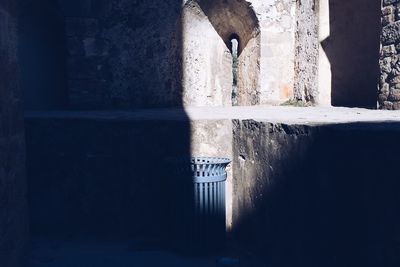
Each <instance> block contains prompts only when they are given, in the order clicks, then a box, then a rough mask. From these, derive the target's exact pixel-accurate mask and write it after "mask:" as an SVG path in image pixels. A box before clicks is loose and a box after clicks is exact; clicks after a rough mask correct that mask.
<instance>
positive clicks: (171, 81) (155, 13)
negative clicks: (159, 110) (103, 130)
mask: <svg viewBox="0 0 400 267" xmlns="http://www.w3.org/2000/svg"><path fill="white" fill-rule="evenodd" d="M60 2H61V8H62V10H63V13H64V14H65V25H66V34H67V38H68V52H69V55H68V80H69V103H70V106H71V107H72V108H76V109H133V108H138V107H149V106H181V103H182V97H181V95H182V89H181V87H182V86H181V76H182V74H181V65H182V51H181V46H182V44H181V42H182V38H181V30H182V29H181V21H180V19H181V1H176V0H168V1H160V0H151V1H125V0H113V1H106V0H100V1H98V0H96V1H90V0H88V1H69V0H68V1H60Z"/></svg>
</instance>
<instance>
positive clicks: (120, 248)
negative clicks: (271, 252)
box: [29, 239, 263, 267]
mask: <svg viewBox="0 0 400 267" xmlns="http://www.w3.org/2000/svg"><path fill="white" fill-rule="evenodd" d="M133 266H134V267H142V266H143V267H153V266H154V267H158V266H160V267H214V266H215V267H218V266H246V267H258V266H263V265H261V264H260V263H259V262H258V260H256V259H255V258H254V257H253V256H251V255H250V254H246V253H243V251H237V250H236V252H234V250H232V249H229V251H228V252H223V253H221V255H209V256H187V255H180V254H178V253H174V252H171V251H167V250H165V249H162V248H161V247H154V246H149V245H148V244H144V243H143V242H138V241H123V242H121V241H93V240H69V241H65V240H49V239H35V240H33V241H32V246H31V256H30V260H29V267H133Z"/></svg>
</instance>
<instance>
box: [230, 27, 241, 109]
mask: <svg viewBox="0 0 400 267" xmlns="http://www.w3.org/2000/svg"><path fill="white" fill-rule="evenodd" d="M239 44H240V39H239V36H238V35H237V34H235V33H234V34H232V35H231V37H230V47H229V50H230V51H231V53H232V77H233V81H232V106H237V104H238V100H237V85H238V69H239Z"/></svg>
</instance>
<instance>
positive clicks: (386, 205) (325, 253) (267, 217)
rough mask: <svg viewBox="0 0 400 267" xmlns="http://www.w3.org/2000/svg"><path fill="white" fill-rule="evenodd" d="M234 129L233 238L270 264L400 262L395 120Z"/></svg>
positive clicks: (240, 124)
mask: <svg viewBox="0 0 400 267" xmlns="http://www.w3.org/2000/svg"><path fill="white" fill-rule="evenodd" d="M233 129H234V134H233V137H234V142H233V144H234V145H233V146H234V148H233V151H234V162H233V177H234V181H233V186H234V187H233V194H234V200H233V232H234V234H235V235H236V237H239V238H240V239H241V240H242V241H243V242H244V243H246V244H247V245H248V246H249V247H251V248H253V249H255V250H257V251H259V252H260V253H261V254H262V255H264V256H265V259H266V261H267V265H271V266H322V265H324V266H342V265H355V264H362V265H368V264H370V265H374V266H381V265H387V266H397V265H398V264H399V263H400V257H399V255H400V251H399V247H398V246H397V245H396V244H398V242H399V240H400V235H399V233H400V229H399V225H400V224H399V222H400V216H399V214H398V209H399V195H398V193H397V192H398V190H399V189H400V183H399V181H398V179H397V176H396V175H393V173H396V172H397V166H398V161H399V160H400V158H399V155H398V153H397V151H398V150H399V146H398V145H397V144H396V143H397V142H396V140H397V137H398V135H399V133H400V124H399V123H398V122H395V123H390V122H388V123H380V124H371V123H366V124H363V123H358V124H351V123H350V124H343V125H334V124H333V125H326V126H304V125H296V124H292V125H288V124H281V123H269V122H267V121H265V122H262V121H254V120H237V121H234V126H233ZM377 140H379V141H378V142H376V141H377ZM382 146H384V147H387V148H388V147H390V149H383V150H382Z"/></svg>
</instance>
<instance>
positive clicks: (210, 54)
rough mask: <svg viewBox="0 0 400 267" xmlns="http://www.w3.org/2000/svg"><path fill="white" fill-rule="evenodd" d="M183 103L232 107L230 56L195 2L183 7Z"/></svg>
mask: <svg viewBox="0 0 400 267" xmlns="http://www.w3.org/2000/svg"><path fill="white" fill-rule="evenodd" d="M182 23H183V25H184V30H183V33H184V36H185V38H184V41H183V42H184V43H183V54H184V56H183V103H184V105H185V106H232V100H231V99H232V81H233V76H232V55H231V53H230V51H229V49H228V47H227V46H226V44H225V43H224V40H223V39H221V37H220V36H219V35H218V33H217V32H216V30H215V29H214V28H213V26H212V24H211V22H210V21H209V19H208V18H207V16H206V15H205V14H204V12H203V10H202V9H201V7H200V6H199V4H198V3H197V2H196V1H189V2H188V3H186V4H185V6H184V8H183V20H182Z"/></svg>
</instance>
